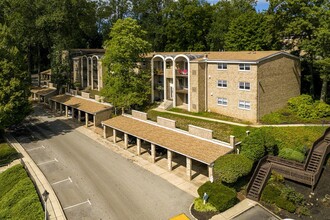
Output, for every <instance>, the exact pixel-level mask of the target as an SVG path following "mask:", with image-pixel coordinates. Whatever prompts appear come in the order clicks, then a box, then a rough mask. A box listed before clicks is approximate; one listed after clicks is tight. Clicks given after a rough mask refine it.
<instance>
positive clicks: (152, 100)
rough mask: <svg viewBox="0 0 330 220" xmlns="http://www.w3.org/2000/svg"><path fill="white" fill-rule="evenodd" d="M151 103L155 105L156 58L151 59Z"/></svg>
mask: <svg viewBox="0 0 330 220" xmlns="http://www.w3.org/2000/svg"><path fill="white" fill-rule="evenodd" d="M151 103H154V58H152V59H151Z"/></svg>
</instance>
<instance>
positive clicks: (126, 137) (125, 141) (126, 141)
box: [124, 133, 128, 149]
mask: <svg viewBox="0 0 330 220" xmlns="http://www.w3.org/2000/svg"><path fill="white" fill-rule="evenodd" d="M124 148H125V149H127V148H128V134H126V133H124Z"/></svg>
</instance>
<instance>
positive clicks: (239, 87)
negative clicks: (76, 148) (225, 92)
mask: <svg viewBox="0 0 330 220" xmlns="http://www.w3.org/2000/svg"><path fill="white" fill-rule="evenodd" d="M240 83H244V89H242V88H241V86H240ZM246 83H249V84H250V88H249V89H246ZM238 89H239V90H241V91H251V83H250V82H238Z"/></svg>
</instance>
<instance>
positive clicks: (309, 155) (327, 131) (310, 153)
mask: <svg viewBox="0 0 330 220" xmlns="http://www.w3.org/2000/svg"><path fill="white" fill-rule="evenodd" d="M329 132H330V127H328V128H327V129H326V130H325V131H324V133H323V135H322V136H321V137H319V138H318V139H317V140H316V141H315V142H314V143H313V146H312V148H311V149H310V150H309V152H308V155H307V157H306V160H305V164H304V170H306V168H307V166H308V163H309V161H310V158H311V156H312V153H313V151H314V149H315V147H316V146H317V145H318V144H319V143H321V141H323V140H324V138H325V136H326V135H327V134H328V133H329Z"/></svg>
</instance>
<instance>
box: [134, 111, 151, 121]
mask: <svg viewBox="0 0 330 220" xmlns="http://www.w3.org/2000/svg"><path fill="white" fill-rule="evenodd" d="M132 116H133V117H134V118H138V119H142V120H147V113H145V112H140V111H136V110H132Z"/></svg>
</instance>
